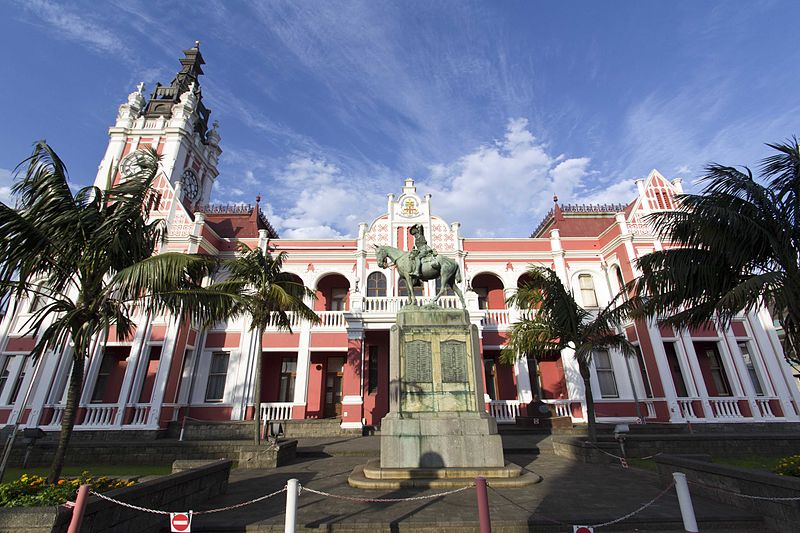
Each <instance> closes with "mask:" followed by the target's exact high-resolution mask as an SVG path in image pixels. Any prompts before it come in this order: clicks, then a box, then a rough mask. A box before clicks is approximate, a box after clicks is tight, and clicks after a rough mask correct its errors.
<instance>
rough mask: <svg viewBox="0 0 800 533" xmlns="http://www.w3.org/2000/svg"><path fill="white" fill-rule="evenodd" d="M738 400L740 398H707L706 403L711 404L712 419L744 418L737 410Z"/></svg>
mask: <svg viewBox="0 0 800 533" xmlns="http://www.w3.org/2000/svg"><path fill="white" fill-rule="evenodd" d="M741 399H743V398H741ZM739 400H740V398H709V399H708V402H709V403H710V404H711V411H712V412H713V414H714V418H719V419H723V420H726V419H737V418H744V415H743V414H742V411H741V410H740V409H739Z"/></svg>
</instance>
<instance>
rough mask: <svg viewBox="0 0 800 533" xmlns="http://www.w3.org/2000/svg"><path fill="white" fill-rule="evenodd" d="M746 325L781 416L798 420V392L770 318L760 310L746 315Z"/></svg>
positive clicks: (799, 391)
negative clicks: (779, 405)
mask: <svg viewBox="0 0 800 533" xmlns="http://www.w3.org/2000/svg"><path fill="white" fill-rule="evenodd" d="M747 323H748V324H749V326H750V330H751V331H752V333H753V339H754V340H755V342H756V345H757V346H758V349H759V351H760V352H761V355H762V360H763V361H764V363H765V365H766V366H767V368H766V371H767V373H768V374H769V376H770V379H771V380H772V384H773V385H774V388H775V394H777V395H778V398H779V399H780V403H781V409H782V410H783V415H784V416H785V417H786V419H787V420H800V417H798V413H797V410H796V409H795V406H798V407H800V390H798V388H797V384H796V382H795V380H794V376H792V374H791V372H790V371H789V365H788V364H787V363H786V361H785V358H784V354H783V348H782V347H781V345H780V341H779V339H778V335H777V333H776V332H775V327H774V326H773V324H772V317H771V316H770V315H769V312H768V311H767V310H766V309H762V310H760V311H759V312H758V314H756V315H750V314H748V315H747Z"/></svg>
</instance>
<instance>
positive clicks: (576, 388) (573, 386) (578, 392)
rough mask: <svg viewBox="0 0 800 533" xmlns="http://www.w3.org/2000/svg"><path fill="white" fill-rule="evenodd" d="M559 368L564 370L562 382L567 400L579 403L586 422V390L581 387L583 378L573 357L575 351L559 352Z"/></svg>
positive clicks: (566, 349)
mask: <svg viewBox="0 0 800 533" xmlns="http://www.w3.org/2000/svg"><path fill="white" fill-rule="evenodd" d="M561 366H562V367H563V369H564V381H565V382H566V384H567V396H568V399H570V400H572V401H576V402H577V401H579V402H581V411H582V412H583V419H584V420H586V419H587V411H586V389H585V388H584V386H583V377H581V369H580V366H579V365H578V359H577V358H576V357H575V350H573V349H572V348H565V349H564V350H561ZM590 379H591V378H590Z"/></svg>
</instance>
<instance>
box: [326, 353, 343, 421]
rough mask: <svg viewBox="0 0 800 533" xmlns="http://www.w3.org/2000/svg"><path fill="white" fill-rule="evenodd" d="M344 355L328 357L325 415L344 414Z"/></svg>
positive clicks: (335, 416)
mask: <svg viewBox="0 0 800 533" xmlns="http://www.w3.org/2000/svg"><path fill="white" fill-rule="evenodd" d="M343 374H344V357H328V364H327V369H326V371H325V417H326V418H338V417H341V416H342V375H343Z"/></svg>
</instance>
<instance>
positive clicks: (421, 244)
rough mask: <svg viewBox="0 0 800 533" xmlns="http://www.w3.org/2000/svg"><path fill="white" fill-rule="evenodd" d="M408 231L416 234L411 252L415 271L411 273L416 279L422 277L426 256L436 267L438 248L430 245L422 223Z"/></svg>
mask: <svg viewBox="0 0 800 533" xmlns="http://www.w3.org/2000/svg"><path fill="white" fill-rule="evenodd" d="M408 232H409V233H410V234H411V235H413V236H414V248H413V249H412V250H411V252H409V255H410V256H411V259H412V260H413V261H414V271H413V272H412V273H411V275H412V276H414V277H415V278H416V279H421V278H422V264H423V263H424V261H425V258H426V257H430V258H431V260H430V261H431V266H433V267H434V268H436V267H437V266H438V263H437V262H436V259H435V257H436V250H434V249H433V248H431V247H430V246H428V241H426V240H425V230H424V229H423V227H422V224H414V225H413V226H411V229H409V230H408Z"/></svg>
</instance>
